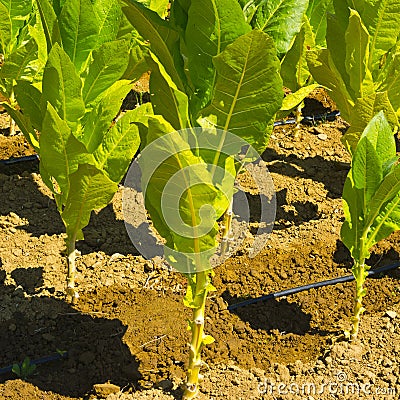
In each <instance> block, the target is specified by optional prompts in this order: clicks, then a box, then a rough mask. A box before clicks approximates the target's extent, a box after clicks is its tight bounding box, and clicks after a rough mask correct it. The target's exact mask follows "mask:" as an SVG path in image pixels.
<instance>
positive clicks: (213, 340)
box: [201, 335, 215, 346]
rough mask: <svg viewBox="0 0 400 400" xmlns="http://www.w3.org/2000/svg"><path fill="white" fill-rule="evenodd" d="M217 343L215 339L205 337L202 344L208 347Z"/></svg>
mask: <svg viewBox="0 0 400 400" xmlns="http://www.w3.org/2000/svg"><path fill="white" fill-rule="evenodd" d="M214 342H215V339H214V338H213V337H212V336H211V335H204V336H203V340H202V341H201V344H202V345H203V346H207V345H209V344H212V343H214Z"/></svg>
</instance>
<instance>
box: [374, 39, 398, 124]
mask: <svg viewBox="0 0 400 400" xmlns="http://www.w3.org/2000/svg"><path fill="white" fill-rule="evenodd" d="M396 50H397V51H395V52H394V54H389V55H388V60H387V62H386V64H385V66H384V67H383V68H382V70H381V74H380V75H379V76H378V79H377V81H378V82H377V86H378V87H377V90H378V91H387V93H388V97H389V100H390V102H391V104H392V106H393V108H394V110H395V111H396V112H397V113H398V117H399V118H400V46H399V49H396Z"/></svg>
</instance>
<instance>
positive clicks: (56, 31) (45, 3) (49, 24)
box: [36, 0, 61, 52]
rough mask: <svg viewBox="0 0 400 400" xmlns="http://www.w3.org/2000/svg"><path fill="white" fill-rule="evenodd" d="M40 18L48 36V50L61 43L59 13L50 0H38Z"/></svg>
mask: <svg viewBox="0 0 400 400" xmlns="http://www.w3.org/2000/svg"><path fill="white" fill-rule="evenodd" d="M36 3H37V5H38V9H39V14H40V19H41V22H42V27H43V31H44V35H45V37H46V42H47V49H48V52H49V51H50V49H51V48H52V46H53V45H54V44H55V43H59V44H61V38H60V27H59V26H58V21H57V15H56V13H55V11H54V8H53V7H52V4H51V2H50V1H49V0H37V2H36Z"/></svg>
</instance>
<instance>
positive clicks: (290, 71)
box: [281, 17, 315, 92]
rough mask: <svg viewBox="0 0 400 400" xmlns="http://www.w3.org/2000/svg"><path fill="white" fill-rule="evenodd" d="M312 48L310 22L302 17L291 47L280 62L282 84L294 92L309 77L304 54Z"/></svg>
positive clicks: (313, 45) (313, 44)
mask: <svg viewBox="0 0 400 400" xmlns="http://www.w3.org/2000/svg"><path fill="white" fill-rule="evenodd" d="M314 48H315V40H314V35H313V32H312V30H311V26H310V22H309V21H308V18H307V17H304V22H303V25H302V26H301V29H300V32H299V33H298V34H297V35H296V38H295V40H294V42H293V44H292V46H291V48H290V49H289V51H288V52H287V53H286V55H285V57H284V58H283V60H282V62H281V77H282V79H283V86H285V87H287V88H289V89H290V90H292V91H293V92H296V91H297V90H299V89H300V88H301V87H302V86H304V85H305V84H306V82H307V81H308V79H309V78H310V71H309V69H308V65H307V59H306V54H307V51H309V50H311V49H314Z"/></svg>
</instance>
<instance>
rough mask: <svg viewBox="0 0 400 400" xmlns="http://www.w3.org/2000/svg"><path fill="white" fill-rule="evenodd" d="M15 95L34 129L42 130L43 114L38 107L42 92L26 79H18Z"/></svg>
mask: <svg viewBox="0 0 400 400" xmlns="http://www.w3.org/2000/svg"><path fill="white" fill-rule="evenodd" d="M14 91H15V97H16V99H17V102H18V104H19V106H20V107H21V109H22V110H24V114H26V115H28V116H29V118H30V119H31V121H32V124H33V126H34V128H35V129H37V130H38V131H41V130H42V121H43V115H42V111H41V108H40V99H41V96H42V94H41V93H40V91H39V89H37V88H36V87H34V86H33V85H32V84H30V83H29V82H26V81H19V82H17V85H16V86H15V88H14Z"/></svg>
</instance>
